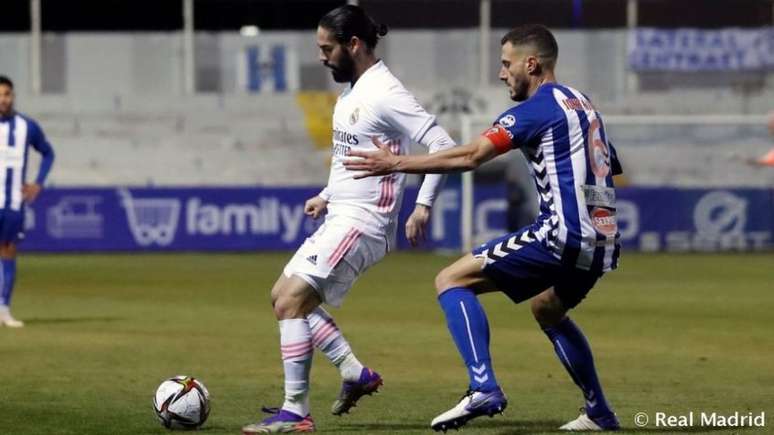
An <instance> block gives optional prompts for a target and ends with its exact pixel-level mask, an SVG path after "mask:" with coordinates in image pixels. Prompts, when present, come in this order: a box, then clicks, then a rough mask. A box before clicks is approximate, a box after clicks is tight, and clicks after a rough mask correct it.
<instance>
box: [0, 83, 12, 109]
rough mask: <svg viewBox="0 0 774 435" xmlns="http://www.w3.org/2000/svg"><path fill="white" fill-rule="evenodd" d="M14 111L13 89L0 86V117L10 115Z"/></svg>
mask: <svg viewBox="0 0 774 435" xmlns="http://www.w3.org/2000/svg"><path fill="white" fill-rule="evenodd" d="M12 110H13V89H11V88H9V87H8V86H5V85H0V115H8V114H10V113H11V111H12Z"/></svg>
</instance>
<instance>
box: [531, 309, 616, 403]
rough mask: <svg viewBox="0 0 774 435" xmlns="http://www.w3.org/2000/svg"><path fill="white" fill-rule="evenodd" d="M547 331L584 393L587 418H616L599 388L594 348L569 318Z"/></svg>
mask: <svg viewBox="0 0 774 435" xmlns="http://www.w3.org/2000/svg"><path fill="white" fill-rule="evenodd" d="M543 331H544V332H545V333H546V335H547V336H548V338H549V339H550V340H551V343H553V344H554V350H555V351H556V355H557V356H558V357H559V361H561V362H562V364H563V365H564V368H566V369H567V372H568V373H569V374H570V377H572V380H573V381H575V384H576V385H577V386H579V387H580V389H581V390H582V391H583V397H584V398H585V399H586V414H587V415H588V416H589V417H590V418H597V417H605V416H608V415H610V414H612V413H613V411H612V410H611V409H610V406H609V405H608V403H607V401H606V400H605V395H604V393H603V392H602V386H601V385H600V384H599V379H598V378H597V371H596V369H595V368H594V357H593V356H592V355H591V348H590V347H589V343H588V341H586V337H584V336H583V332H581V330H580V329H579V328H578V327H577V326H576V325H575V323H573V321H572V320H570V318H569V317H565V318H564V320H562V321H561V322H560V323H559V324H558V325H556V326H555V327H552V328H546V329H544V330H543Z"/></svg>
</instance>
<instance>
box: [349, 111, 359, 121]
mask: <svg viewBox="0 0 774 435" xmlns="http://www.w3.org/2000/svg"><path fill="white" fill-rule="evenodd" d="M358 119H360V108H359V107H358V108H356V109H355V110H354V111H352V114H351V115H349V124H350V125H355V124H357V120H358Z"/></svg>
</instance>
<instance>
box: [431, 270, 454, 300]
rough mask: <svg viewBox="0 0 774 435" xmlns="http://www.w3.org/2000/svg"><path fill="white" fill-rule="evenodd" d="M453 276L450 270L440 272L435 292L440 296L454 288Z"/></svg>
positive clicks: (436, 279)
mask: <svg viewBox="0 0 774 435" xmlns="http://www.w3.org/2000/svg"><path fill="white" fill-rule="evenodd" d="M452 283H453V276H452V274H451V272H450V271H449V268H448V267H447V268H445V269H443V270H441V271H440V272H438V275H436V276H435V291H436V293H438V294H439V295H440V294H441V293H443V292H445V291H446V290H448V289H450V288H452V287H453V284H452Z"/></svg>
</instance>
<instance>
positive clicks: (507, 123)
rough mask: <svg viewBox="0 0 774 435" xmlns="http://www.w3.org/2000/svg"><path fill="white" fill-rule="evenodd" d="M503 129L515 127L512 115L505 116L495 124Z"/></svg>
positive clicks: (514, 119)
mask: <svg viewBox="0 0 774 435" xmlns="http://www.w3.org/2000/svg"><path fill="white" fill-rule="evenodd" d="M497 123H498V124H500V125H502V126H503V127H505V128H511V127H513V126H514V125H516V117H515V116H513V115H505V116H503V117H502V118H500V120H499V121H498V122H497Z"/></svg>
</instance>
